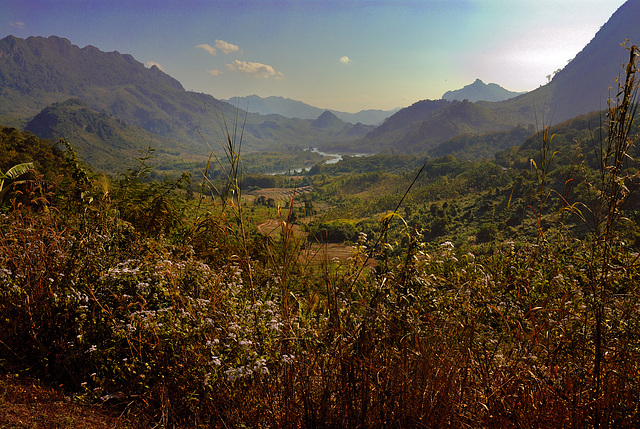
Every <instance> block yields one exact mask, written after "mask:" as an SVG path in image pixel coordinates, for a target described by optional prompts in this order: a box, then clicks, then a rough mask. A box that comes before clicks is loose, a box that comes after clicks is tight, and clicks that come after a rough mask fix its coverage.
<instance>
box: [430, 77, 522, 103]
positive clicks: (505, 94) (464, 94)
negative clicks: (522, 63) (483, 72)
mask: <svg viewBox="0 0 640 429" xmlns="http://www.w3.org/2000/svg"><path fill="white" fill-rule="evenodd" d="M522 94H524V92H513V91H509V90H506V89H504V88H503V87H501V86H500V85H498V84H495V83H489V84H486V83H484V82H483V81H481V80H480V79H476V81H475V82H473V83H470V84H469V85H466V86H465V87H463V88H462V89H457V90H455V91H447V92H445V93H444V95H443V96H442V98H443V99H444V100H448V101H453V100H458V101H464V100H468V101H481V100H484V101H504V100H508V99H510V98H513V97H517V96H518V95H522Z"/></svg>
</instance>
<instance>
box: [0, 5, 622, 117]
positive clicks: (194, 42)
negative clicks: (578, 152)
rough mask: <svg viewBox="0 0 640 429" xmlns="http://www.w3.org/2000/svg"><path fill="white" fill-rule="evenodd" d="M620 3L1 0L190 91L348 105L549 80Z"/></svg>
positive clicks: (11, 11) (1, 21)
mask: <svg viewBox="0 0 640 429" xmlns="http://www.w3.org/2000/svg"><path fill="white" fill-rule="evenodd" d="M623 3H624V0H422V1H418V0H323V1H320V0H210V1H205V0H194V1H188V0H186V1H174V0H153V1H147V0H144V1H136V0H127V1H123V0H70V1H65V0H55V1H52V0H33V1H29V0H0V9H1V10H2V13H1V14H0V37H5V36H7V35H9V34H12V35H14V36H17V37H28V36H50V35H57V36H61V37H66V38H67V39H69V40H70V41H71V42H72V43H73V44H75V45H78V46H80V47H84V46H87V45H93V46H95V47H97V48H99V49H101V50H103V51H118V52H120V53H123V54H124V53H128V54H132V55H133V56H134V57H135V58H136V59H137V60H138V61H140V62H142V63H144V64H146V65H151V64H157V65H158V66H159V67H161V68H162V69H163V70H164V71H165V72H167V73H168V74H169V75H171V76H173V77H174V78H176V79H178V80H179V81H180V82H181V83H182V85H183V86H184V87H185V88H186V89H188V90H193V91H198V92H205V93H208V94H211V95H213V96H214V97H217V98H230V97H233V96H244V95H251V94H257V95H260V96H262V97H267V96H271V95H277V96H283V97H287V98H293V99H296V100H301V101H304V102H306V103H309V104H312V105H314V106H317V107H321V108H332V109H337V110H343V111H349V112H356V111H359V110H362V109H391V108H394V107H403V106H408V105H410V104H412V103H414V102H415V101H418V100H422V99H438V98H440V97H441V96H442V94H443V93H444V92H445V91H448V90H452V89H459V88H461V87H462V86H464V85H467V84H469V83H471V82H473V81H474V80H475V79H476V78H480V79H482V80H483V81H484V82H485V83H490V82H493V83H497V84H499V85H502V86H504V87H505V88H507V89H509V90H512V91H527V90H532V89H535V88H537V87H538V86H540V85H542V84H544V83H546V81H547V78H546V76H547V75H549V74H551V73H553V71H555V70H557V69H559V68H562V67H564V66H565V65H566V64H567V62H568V61H569V60H570V59H572V58H573V57H574V56H575V55H576V54H577V53H578V52H579V51H580V50H581V49H582V48H583V47H584V46H585V45H586V44H587V43H588V42H589V41H590V40H591V39H592V38H593V36H594V35H595V33H596V32H597V31H598V29H599V28H600V26H602V25H603V24H604V23H605V22H606V21H607V20H608V19H609V17H610V16H611V15H612V14H613V13H614V12H615V11H616V10H617V8H618V7H620V6H621V5H622V4H623Z"/></svg>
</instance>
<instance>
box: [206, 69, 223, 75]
mask: <svg viewBox="0 0 640 429" xmlns="http://www.w3.org/2000/svg"><path fill="white" fill-rule="evenodd" d="M207 73H209V74H210V75H211V76H220V75H221V74H222V72H221V71H220V70H207Z"/></svg>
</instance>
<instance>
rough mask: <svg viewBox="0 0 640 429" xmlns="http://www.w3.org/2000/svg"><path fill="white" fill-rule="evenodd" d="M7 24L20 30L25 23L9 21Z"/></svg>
mask: <svg viewBox="0 0 640 429" xmlns="http://www.w3.org/2000/svg"><path fill="white" fill-rule="evenodd" d="M9 25H10V26H12V27H15V28H19V29H21V30H22V29H23V28H24V26H25V23H24V22H22V21H11V22H10V23H9Z"/></svg>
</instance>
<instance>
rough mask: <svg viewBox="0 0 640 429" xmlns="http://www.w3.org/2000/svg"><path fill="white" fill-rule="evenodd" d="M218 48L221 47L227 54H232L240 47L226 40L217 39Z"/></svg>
mask: <svg viewBox="0 0 640 429" xmlns="http://www.w3.org/2000/svg"><path fill="white" fill-rule="evenodd" d="M216 48H218V49H220V50H221V51H222V52H224V53H225V54H230V53H231V52H236V51H239V50H240V48H239V47H237V46H236V45H234V44H232V43H229V42H225V41H224V40H216Z"/></svg>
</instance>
